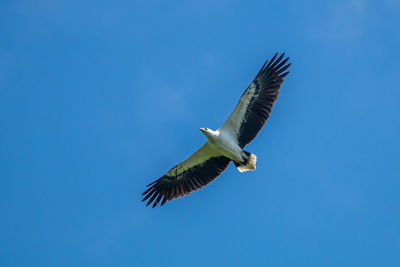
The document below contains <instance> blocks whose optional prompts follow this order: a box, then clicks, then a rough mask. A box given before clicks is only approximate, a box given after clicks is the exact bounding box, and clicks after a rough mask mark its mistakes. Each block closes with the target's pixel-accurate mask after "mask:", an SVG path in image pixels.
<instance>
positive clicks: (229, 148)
mask: <svg viewBox="0 0 400 267" xmlns="http://www.w3.org/2000/svg"><path fill="white" fill-rule="evenodd" d="M284 57H285V54H284V53H283V54H281V55H280V56H279V57H278V53H277V54H275V55H274V56H273V57H272V59H271V60H269V61H268V60H267V61H266V62H265V63H264V65H263V66H262V67H261V69H260V71H259V72H258V74H257V76H256V77H255V78H254V80H253V81H252V82H251V84H250V85H249V87H247V89H246V91H245V92H244V93H243V95H242V96H241V98H240V100H239V103H238V104H237V105H236V107H235V109H234V110H233V112H232V114H231V115H230V116H229V118H228V119H227V120H226V121H225V123H224V124H223V125H222V126H221V127H220V128H219V129H218V130H215V131H214V130H211V129H209V128H200V130H201V131H202V133H203V134H204V135H205V136H206V137H207V139H208V140H207V142H206V143H205V144H204V145H203V146H202V147H201V148H200V149H199V150H197V152H195V153H194V154H193V155H192V156H190V157H189V158H188V159H186V160H185V161H183V162H181V163H179V164H178V165H176V166H175V167H173V168H172V169H171V170H170V171H168V172H167V173H166V174H165V175H164V176H162V177H161V178H159V179H158V180H156V181H154V182H152V183H151V184H149V185H148V186H147V187H148V189H147V190H146V191H145V192H144V193H143V194H142V196H144V198H143V200H142V201H146V200H147V199H149V200H148V202H147V206H148V205H150V204H151V203H153V208H154V207H155V206H157V204H159V203H161V206H162V205H164V204H165V202H167V201H170V200H172V199H174V198H179V197H182V196H184V195H187V194H189V193H191V192H193V191H196V190H197V189H199V188H202V187H203V186H206V185H207V184H209V183H210V182H212V181H213V180H214V179H215V178H217V177H218V176H219V175H220V174H221V173H222V172H223V171H224V170H225V169H226V168H227V167H228V165H229V163H230V162H231V161H233V163H234V164H235V166H236V168H237V170H238V171H239V172H244V171H254V170H255V169H256V161H257V157H256V155H254V154H251V153H249V152H247V151H245V150H243V148H244V147H245V146H246V145H247V144H249V143H250V142H251V141H252V140H253V139H254V138H255V137H256V135H257V134H258V132H259V131H260V130H261V128H262V127H263V126H264V124H265V122H266V121H267V119H268V117H269V114H270V113H271V110H272V106H273V105H274V102H275V100H276V99H277V98H278V94H279V88H280V87H281V84H282V82H283V78H284V77H285V76H286V75H287V74H288V73H289V72H288V71H286V70H287V69H288V68H289V66H290V65H291V63H288V60H289V58H285V59H284Z"/></svg>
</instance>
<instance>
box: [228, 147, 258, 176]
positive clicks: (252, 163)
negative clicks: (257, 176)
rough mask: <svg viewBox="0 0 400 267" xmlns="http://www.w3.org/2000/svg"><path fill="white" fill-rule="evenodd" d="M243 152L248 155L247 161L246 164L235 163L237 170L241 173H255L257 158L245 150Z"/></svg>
mask: <svg viewBox="0 0 400 267" xmlns="http://www.w3.org/2000/svg"><path fill="white" fill-rule="evenodd" d="M243 152H244V153H245V154H246V157H247V160H246V161H245V162H236V161H234V163H235V166H236V168H237V170H238V171H240V172H246V171H255V170H256V162H257V156H256V155H254V154H251V153H249V152H247V151H244V150H243Z"/></svg>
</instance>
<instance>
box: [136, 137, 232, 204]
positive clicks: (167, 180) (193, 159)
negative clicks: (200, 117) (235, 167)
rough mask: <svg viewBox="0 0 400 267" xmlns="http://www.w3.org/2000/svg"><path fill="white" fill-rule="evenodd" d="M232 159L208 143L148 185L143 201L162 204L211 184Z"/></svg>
mask: <svg viewBox="0 0 400 267" xmlns="http://www.w3.org/2000/svg"><path fill="white" fill-rule="evenodd" d="M230 162H231V159H229V158H227V157H224V156H222V155H221V154H220V153H218V151H216V150H215V149H213V148H212V147H211V146H210V145H209V144H208V143H206V144H205V145H203V146H202V147H201V148H200V149H199V150H197V152H196V153H194V154H193V155H192V156H190V157H189V158H188V159H186V160H185V161H183V162H181V163H179V164H178V165H176V166H175V167H173V168H172V169H171V170H170V171H169V172H167V173H166V174H165V175H164V176H163V177H161V178H160V179H158V180H156V181H154V182H153V183H151V184H149V185H148V187H149V188H148V189H147V190H146V191H145V192H144V193H143V194H142V196H145V197H144V198H143V200H142V201H146V200H147V199H149V198H150V200H149V201H148V202H147V205H150V204H151V203H152V202H153V201H154V204H153V208H154V207H155V206H157V204H158V203H160V201H161V206H162V205H164V204H165V202H166V201H169V200H171V199H174V198H178V197H181V196H184V195H187V194H189V193H190V192H192V191H196V190H197V189H199V188H201V187H203V186H205V185H207V184H209V183H210V182H212V181H213V180H214V179H215V178H217V177H218V176H219V175H220V174H221V173H222V172H223V171H224V170H225V169H226V167H228V165H229V163H230Z"/></svg>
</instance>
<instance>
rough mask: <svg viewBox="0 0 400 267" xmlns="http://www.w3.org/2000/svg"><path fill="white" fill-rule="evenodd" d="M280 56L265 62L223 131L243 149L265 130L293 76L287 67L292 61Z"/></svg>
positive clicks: (222, 128)
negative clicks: (287, 79) (289, 76)
mask: <svg viewBox="0 0 400 267" xmlns="http://www.w3.org/2000/svg"><path fill="white" fill-rule="evenodd" d="M277 56H278V54H275V55H274V57H273V58H272V59H271V60H270V61H268V60H267V61H266V62H265V64H264V65H263V66H262V68H261V70H260V71H259V73H258V74H257V76H256V77H255V78H254V80H253V81H252V82H251V84H250V85H249V87H248V88H247V89H246V91H245V92H244V93H243V95H242V97H241V98H240V100H239V103H238V104H237V105H236V107H235V109H234V110H233V112H232V114H231V115H230V116H229V118H228V119H227V120H226V121H225V123H224V124H223V125H222V126H221V128H220V130H224V131H227V132H230V134H231V135H232V136H235V137H236V138H237V140H238V144H239V146H240V147H241V148H243V147H244V146H246V145H247V144H248V143H250V142H251V141H252V140H253V139H254V138H255V137H256V135H257V134H258V132H259V131H260V130H261V128H262V127H263V126H264V124H265V122H266V121H267V119H268V117H269V114H270V113H271V109H272V106H273V105H274V102H275V100H276V99H277V98H278V94H279V88H280V87H281V84H282V82H283V78H284V77H285V76H286V75H287V74H288V73H289V72H285V71H286V70H287V69H288V68H289V66H290V65H291V63H289V64H286V63H287V62H288V60H289V58H286V59H284V60H282V59H283V58H284V56H285V54H282V55H281V56H280V57H279V58H277Z"/></svg>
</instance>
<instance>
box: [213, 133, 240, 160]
mask: <svg viewBox="0 0 400 267" xmlns="http://www.w3.org/2000/svg"><path fill="white" fill-rule="evenodd" d="M209 141H211V142H210V143H211V145H212V146H214V147H215V148H216V149H217V150H218V151H219V152H220V153H221V154H222V155H224V156H225V157H228V158H230V159H233V160H235V161H243V159H242V149H241V148H240V147H239V145H238V144H237V142H236V138H234V137H232V136H231V135H230V134H228V133H225V132H223V131H221V132H220V135H219V136H218V138H216V139H214V140H209Z"/></svg>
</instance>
